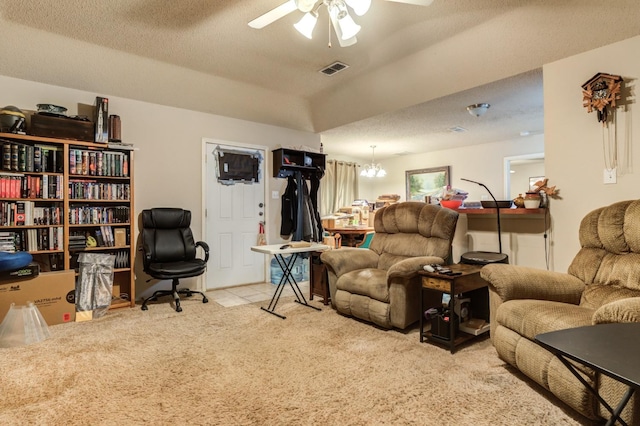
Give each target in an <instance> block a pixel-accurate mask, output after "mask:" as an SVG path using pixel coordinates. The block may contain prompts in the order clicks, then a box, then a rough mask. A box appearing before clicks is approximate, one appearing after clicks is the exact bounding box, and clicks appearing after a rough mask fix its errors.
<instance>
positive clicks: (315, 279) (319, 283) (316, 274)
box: [309, 251, 331, 306]
mask: <svg viewBox="0 0 640 426" xmlns="http://www.w3.org/2000/svg"><path fill="white" fill-rule="evenodd" d="M321 254H322V252H317V251H314V252H311V256H310V257H309V265H310V269H311V273H310V274H309V300H313V296H320V297H322V304H323V305H325V306H326V305H328V304H329V302H330V301H331V296H330V294H329V281H328V278H327V266H326V265H325V264H324V263H322V260H320V255H321Z"/></svg>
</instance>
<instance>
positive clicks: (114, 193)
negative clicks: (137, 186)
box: [69, 179, 131, 201]
mask: <svg viewBox="0 0 640 426" xmlns="http://www.w3.org/2000/svg"><path fill="white" fill-rule="evenodd" d="M130 190H131V189H130V186H129V184H128V183H106V182H96V181H86V180H75V179H71V180H70V181H69V197H71V199H72V200H124V201H128V200H129V199H130V198H131V193H130Z"/></svg>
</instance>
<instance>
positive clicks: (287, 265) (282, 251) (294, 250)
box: [251, 243, 329, 319]
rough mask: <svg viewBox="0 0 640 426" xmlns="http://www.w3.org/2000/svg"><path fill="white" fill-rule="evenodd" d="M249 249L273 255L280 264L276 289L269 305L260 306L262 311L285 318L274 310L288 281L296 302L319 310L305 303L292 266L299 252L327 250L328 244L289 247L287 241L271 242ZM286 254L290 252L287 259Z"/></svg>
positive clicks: (305, 300) (318, 309)
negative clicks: (280, 270)
mask: <svg viewBox="0 0 640 426" xmlns="http://www.w3.org/2000/svg"><path fill="white" fill-rule="evenodd" d="M283 247H284V248H283ZM251 250H252V251H255V252H258V253H264V254H271V255H273V256H274V257H275V258H276V261H277V262H278V265H280V269H282V278H281V279H280V282H279V283H278V286H277V287H276V291H275V292H274V293H273V297H272V298H271V302H269V307H267V308H265V307H264V306H261V307H260V309H262V310H263V311H267V312H269V313H270V314H273V315H275V316H277V317H280V318H282V319H285V318H286V317H285V316H283V315H280V314H278V313H276V312H274V311H275V309H276V305H277V304H278V300H280V296H281V295H282V290H284V287H285V286H286V285H287V283H289V285H290V286H291V289H292V290H293V293H294V294H295V296H296V302H298V303H300V304H301V305H304V306H308V307H310V308H312V309H315V310H317V311H320V310H321V309H320V308H317V307H315V306H312V305H310V304H308V303H307V299H305V297H304V295H303V294H302V291H300V287H298V283H297V282H296V280H295V278H294V276H293V266H294V265H295V263H296V260H297V259H298V257H300V254H301V253H310V252H314V251H324V250H329V246H327V245H324V244H314V243H312V244H311V245H310V246H308V247H290V246H287V243H284V244H271V245H266V246H253V247H251ZM287 254H291V257H289V260H287V259H285V257H284V255H287Z"/></svg>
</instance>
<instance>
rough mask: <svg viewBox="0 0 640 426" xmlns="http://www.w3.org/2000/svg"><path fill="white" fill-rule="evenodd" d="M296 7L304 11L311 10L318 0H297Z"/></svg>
mask: <svg viewBox="0 0 640 426" xmlns="http://www.w3.org/2000/svg"><path fill="white" fill-rule="evenodd" d="M295 1H296V7H297V8H298V10H299V11H300V12H302V13H307V12H311V10H312V9H313V6H315V4H316V0H295Z"/></svg>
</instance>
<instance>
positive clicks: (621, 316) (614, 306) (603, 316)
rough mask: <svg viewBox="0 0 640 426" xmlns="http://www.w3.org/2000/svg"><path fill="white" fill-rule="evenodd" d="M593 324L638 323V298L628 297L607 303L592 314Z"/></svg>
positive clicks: (639, 298) (639, 313) (639, 312)
mask: <svg viewBox="0 0 640 426" xmlns="http://www.w3.org/2000/svg"><path fill="white" fill-rule="evenodd" d="M592 322H593V324H608V323H616V322H640V297H630V298H628V299H620V300H616V301H615V302H609V303H606V304H604V305H602V306H601V307H599V308H598V309H597V310H596V312H595V313H594V314H593V320H592Z"/></svg>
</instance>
